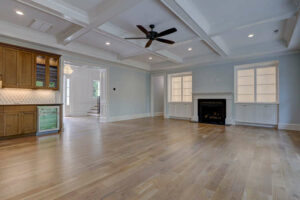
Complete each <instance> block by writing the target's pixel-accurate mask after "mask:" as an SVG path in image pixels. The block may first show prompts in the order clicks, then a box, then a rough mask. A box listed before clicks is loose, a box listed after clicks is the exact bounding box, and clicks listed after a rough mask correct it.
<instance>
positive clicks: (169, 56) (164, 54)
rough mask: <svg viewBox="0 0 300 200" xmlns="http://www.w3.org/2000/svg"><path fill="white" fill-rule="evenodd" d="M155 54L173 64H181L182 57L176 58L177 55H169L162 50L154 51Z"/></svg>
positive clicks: (166, 51) (168, 52) (169, 53)
mask: <svg viewBox="0 0 300 200" xmlns="http://www.w3.org/2000/svg"><path fill="white" fill-rule="evenodd" d="M156 53H158V54H159V55H162V56H164V57H166V58H168V60H169V61H172V62H174V63H183V58H182V57H180V56H177V55H175V54H173V53H171V52H170V51H168V50H165V49H162V50H158V51H156Z"/></svg>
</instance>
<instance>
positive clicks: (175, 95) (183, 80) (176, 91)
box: [170, 75, 192, 102]
mask: <svg viewBox="0 0 300 200" xmlns="http://www.w3.org/2000/svg"><path fill="white" fill-rule="evenodd" d="M170 100H171V102H192V75H177V76H173V77H171V99H170Z"/></svg>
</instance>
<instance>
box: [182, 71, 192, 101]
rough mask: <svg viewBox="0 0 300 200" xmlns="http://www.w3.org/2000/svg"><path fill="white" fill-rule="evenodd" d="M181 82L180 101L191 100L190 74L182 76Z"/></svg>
mask: <svg viewBox="0 0 300 200" xmlns="http://www.w3.org/2000/svg"><path fill="white" fill-rule="evenodd" d="M182 83H183V84H182V88H183V89H182V93H183V94H182V101H183V102H192V76H191V75H190V76H183V77H182Z"/></svg>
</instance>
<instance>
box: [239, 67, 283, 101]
mask: <svg viewBox="0 0 300 200" xmlns="http://www.w3.org/2000/svg"><path fill="white" fill-rule="evenodd" d="M272 63H273V64H274V62H272ZM263 64H264V63H263ZM263 64H259V63H258V64H250V65H247V66H241V67H240V66H237V67H236V73H235V85H236V91H235V98H236V99H235V101H236V102H237V103H277V102H278V78H277V76H278V74H277V73H278V72H277V68H278V67H277V66H276V64H274V65H270V64H269V65H266V64H265V66H264V65H263ZM277 64H278V63H277Z"/></svg>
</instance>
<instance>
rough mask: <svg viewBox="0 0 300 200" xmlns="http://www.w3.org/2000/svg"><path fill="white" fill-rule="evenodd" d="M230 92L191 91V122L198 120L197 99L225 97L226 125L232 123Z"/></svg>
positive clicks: (231, 98)
mask: <svg viewBox="0 0 300 200" xmlns="http://www.w3.org/2000/svg"><path fill="white" fill-rule="evenodd" d="M232 95H233V94H232V92H212V93H199V92H194V93H193V109H192V118H191V121H192V122H198V121H199V117H198V99H226V119H225V124H226V125H232V124H234V120H233V111H232V110H233V105H232V104H233V103H232V101H233V97H232Z"/></svg>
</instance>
